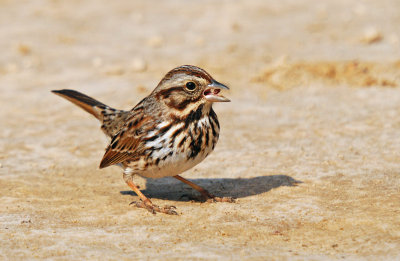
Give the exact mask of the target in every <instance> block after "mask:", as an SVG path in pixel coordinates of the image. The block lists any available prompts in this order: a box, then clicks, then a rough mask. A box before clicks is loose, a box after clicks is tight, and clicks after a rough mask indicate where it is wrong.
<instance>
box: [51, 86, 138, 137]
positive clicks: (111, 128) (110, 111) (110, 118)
mask: <svg viewBox="0 0 400 261" xmlns="http://www.w3.org/2000/svg"><path fill="white" fill-rule="evenodd" d="M52 92H53V93H55V94H57V95H59V96H61V97H63V98H65V99H67V100H69V101H70V102H72V103H73V104H76V105H78V106H79V107H81V108H82V109H84V110H85V111H87V112H88V113H90V114H92V115H93V116H94V117H96V118H97V119H98V120H99V121H100V122H101V124H102V125H101V129H102V130H103V131H104V133H105V134H106V135H108V136H110V137H113V136H114V135H115V134H117V132H118V131H119V130H120V129H121V128H122V126H123V125H124V122H125V120H126V118H127V117H128V116H129V113H130V112H129V111H122V110H116V109H114V108H111V107H109V106H107V105H105V104H104V103H101V102H99V101H97V100H95V99H93V98H91V97H89V96H87V95H85V94H83V93H80V92H77V91H74V90H66V89H64V90H54V91H52Z"/></svg>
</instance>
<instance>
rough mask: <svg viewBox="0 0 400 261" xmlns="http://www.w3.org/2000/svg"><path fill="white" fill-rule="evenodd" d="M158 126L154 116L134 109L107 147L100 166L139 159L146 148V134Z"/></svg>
mask: <svg viewBox="0 0 400 261" xmlns="http://www.w3.org/2000/svg"><path fill="white" fill-rule="evenodd" d="M155 126H156V122H155V121H154V119H153V118H152V117H149V116H145V115H144V113H143V110H139V111H133V114H132V116H131V117H129V118H128V119H127V121H126V123H125V124H124V126H123V127H122V128H121V130H120V131H119V132H118V133H117V134H116V135H115V136H114V137H113V138H112V140H111V143H110V145H109V146H108V147H107V149H106V152H105V154H104V156H103V159H102V160H101V162H100V168H101V169H102V168H105V167H108V166H111V165H115V164H118V163H121V162H124V161H126V160H135V159H138V156H139V155H141V154H142V152H143V150H144V149H145V148H144V138H145V135H146V134H147V133H148V132H149V131H150V130H152V129H154V128H155Z"/></svg>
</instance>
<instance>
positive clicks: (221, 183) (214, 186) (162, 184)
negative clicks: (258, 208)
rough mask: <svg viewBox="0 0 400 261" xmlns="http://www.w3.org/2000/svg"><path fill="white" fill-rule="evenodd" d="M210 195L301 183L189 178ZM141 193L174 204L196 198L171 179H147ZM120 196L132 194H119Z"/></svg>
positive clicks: (238, 195) (275, 178)
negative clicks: (171, 201)
mask: <svg viewBox="0 0 400 261" xmlns="http://www.w3.org/2000/svg"><path fill="white" fill-rule="evenodd" d="M190 181H192V182H194V183H196V184H197V185H199V186H202V187H203V188H205V189H206V190H208V191H209V192H210V193H212V194H214V195H216V196H220V197H233V198H244V197H248V196H253V195H258V194H261V193H264V192H268V191H270V190H271V189H274V188H278V187H281V186H289V187H290V186H296V185H297V184H299V183H302V182H301V181H298V180H295V179H294V178H292V177H290V176H286V175H271V176H259V177H254V178H236V179H230V178H222V179H190ZM142 192H143V193H144V194H145V195H146V196H148V197H150V198H158V199H167V200H175V201H189V200H192V199H193V198H195V197H196V196H198V195H199V193H198V192H197V191H195V190H194V189H192V188H191V187H189V186H188V185H186V184H184V183H182V182H180V181H178V180H176V179H174V178H171V177H168V178H162V179H147V183H146V189H145V190H142ZM120 193H121V194H122V195H134V196H136V194H135V193H134V192H133V191H131V190H129V191H121V192H120Z"/></svg>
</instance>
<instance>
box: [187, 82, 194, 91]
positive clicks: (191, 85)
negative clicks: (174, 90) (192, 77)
mask: <svg viewBox="0 0 400 261" xmlns="http://www.w3.org/2000/svg"><path fill="white" fill-rule="evenodd" d="M186 88H187V89H188V90H189V91H193V90H194V89H196V84H195V83H194V82H187V83H186Z"/></svg>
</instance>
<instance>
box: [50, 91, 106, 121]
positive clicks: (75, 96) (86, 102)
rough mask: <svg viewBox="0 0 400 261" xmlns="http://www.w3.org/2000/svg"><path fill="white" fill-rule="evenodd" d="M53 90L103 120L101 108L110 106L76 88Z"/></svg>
mask: <svg viewBox="0 0 400 261" xmlns="http://www.w3.org/2000/svg"><path fill="white" fill-rule="evenodd" d="M52 92H53V93H55V94H57V95H59V96H61V97H63V98H65V99H67V100H69V101H70V102H72V103H73V104H75V105H77V106H79V107H81V108H82V109H84V110H85V111H87V112H88V113H90V114H92V115H93V116H94V117H96V118H97V119H98V120H100V121H101V120H102V119H101V109H104V108H106V107H108V106H107V105H105V104H104V103H101V102H99V101H97V100H95V99H93V98H91V97H89V96H87V95H85V94H83V93H80V92H77V91H74V90H68V89H64V90H53V91H52ZM99 109H100V110H99Z"/></svg>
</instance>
